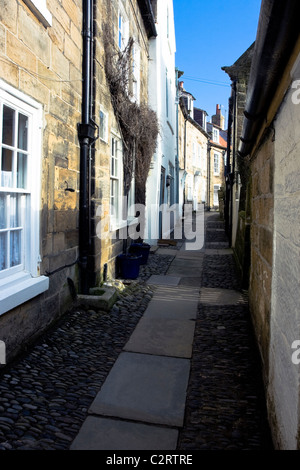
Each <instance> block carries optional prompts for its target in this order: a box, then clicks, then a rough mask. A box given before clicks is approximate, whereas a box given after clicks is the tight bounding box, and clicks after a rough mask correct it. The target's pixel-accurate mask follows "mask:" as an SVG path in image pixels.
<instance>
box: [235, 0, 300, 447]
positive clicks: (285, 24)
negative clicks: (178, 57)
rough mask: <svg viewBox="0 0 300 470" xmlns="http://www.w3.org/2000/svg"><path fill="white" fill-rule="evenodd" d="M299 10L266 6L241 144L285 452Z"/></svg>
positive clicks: (260, 330) (297, 306) (290, 392)
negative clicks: (247, 171)
mask: <svg viewBox="0 0 300 470" xmlns="http://www.w3.org/2000/svg"><path fill="white" fill-rule="evenodd" d="M299 13H300V11H299V2H296V1H294V0H290V1H287V2H285V3H284V4H283V3H280V4H279V3H278V2H276V1H265V0H263V1H262V7H261V13H260V18H259V24H258V32H257V38H256V42H255V46H254V50H253V56H252V62H251V68H250V74H249V81H248V90H247V96H246V100H245V105H244V119H243V125H242V129H241V134H240V142H239V144H238V151H239V156H240V158H242V159H243V160H244V163H245V164H247V163H248V165H247V166H248V170H249V173H248V182H247V192H246V205H245V209H246V214H247V217H248V218H249V224H250V241H251V250H250V254H251V264H250V273H249V303H250V310H251V316H252V320H253V326H254V330H255V333H256V337H257V343H258V346H259V350H260V354H261V359H262V367H263V378H264V382H265V390H266V398H267V406H268V414H269V422H270V426H271V430H272V435H273V441H274V445H275V447H276V448H277V449H282V450H299V448H300V441H299V435H300V421H299V397H300V388H299V363H300V360H299V351H300V339H299V337H300V330H299V311H300V303H299V279H300V276H299V275H300V272H299V259H300V248H299V226H300V214H299V207H300V206H299V203H300V200H299V177H298V176H299V170H300V166H299V132H300V111H299V110H300V108H299V103H300V100H299V74H300V67H299V63H300V38H299V28H298V27H297V21H298V20H297V19H298V17H299ZM283 18H284V21H283ZM262 84H263V86H262Z"/></svg>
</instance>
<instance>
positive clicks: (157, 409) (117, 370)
mask: <svg viewBox="0 0 300 470" xmlns="http://www.w3.org/2000/svg"><path fill="white" fill-rule="evenodd" d="M189 371H190V360H189V359H178V358H173V357H163V356H150V355H148V354H136V353H129V352H122V353H121V354H120V356H119V357H118V359H117V361H116V362H115V364H114V365H113V367H112V369H111V371H110V373H109V375H108V377H107V379H106V381H105V382H104V384H103V386H102V388H101V390H100V392H99V393H98V394H97V396H96V398H95V399H94V401H93V403H92V405H91V407H90V408H89V413H90V414H96V415H104V416H110V417H116V418H123V419H130V420H133V421H142V422H146V423H154V424H164V425H169V426H182V425H183V422H184V410H185V400H186V391H187V386H188V379H189Z"/></svg>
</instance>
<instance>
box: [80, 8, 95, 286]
mask: <svg viewBox="0 0 300 470" xmlns="http://www.w3.org/2000/svg"><path fill="white" fill-rule="evenodd" d="M93 3H94V1H93V0H83V2H82V5H83V13H82V14H83V18H82V19H83V31H82V41H83V44H82V45H83V52H82V111H81V119H82V121H81V123H80V124H78V125H77V130H78V139H79V144H80V193H79V270H80V280H79V283H80V286H79V290H80V292H81V294H88V290H89V279H88V258H89V254H90V245H91V238H90V237H91V215H90V182H91V164H90V160H91V146H92V144H93V143H94V142H95V140H96V139H97V137H95V129H96V127H97V126H96V125H95V123H94V122H93V120H92V117H91V109H92V78H93V77H92V75H93V73H92V70H93Z"/></svg>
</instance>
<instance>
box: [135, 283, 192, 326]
mask: <svg viewBox="0 0 300 470" xmlns="http://www.w3.org/2000/svg"><path fill="white" fill-rule="evenodd" d="M198 302H199V288H194V287H189V286H188V287H187V286H181V287H180V289H178V287H172V286H159V287H157V289H156V291H155V292H154V295H153V298H152V300H151V302H150V303H149V305H148V307H147V309H146V311H145V313H144V318H148V317H149V318H150V319H152V320H153V319H155V318H158V319H159V318H162V317H163V318H168V319H170V320H191V319H196V318H197V309H198Z"/></svg>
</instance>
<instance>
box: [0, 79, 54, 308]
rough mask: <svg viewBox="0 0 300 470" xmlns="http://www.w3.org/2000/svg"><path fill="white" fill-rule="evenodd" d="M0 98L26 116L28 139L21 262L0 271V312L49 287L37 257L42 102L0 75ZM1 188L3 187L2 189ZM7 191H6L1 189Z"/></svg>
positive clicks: (38, 253)
mask: <svg viewBox="0 0 300 470" xmlns="http://www.w3.org/2000/svg"><path fill="white" fill-rule="evenodd" d="M0 99H1V101H2V102H3V103H5V104H7V105H8V106H11V107H13V108H15V109H18V110H19V111H21V112H24V113H25V114H26V115H28V116H29V119H30V130H29V135H28V139H29V142H30V144H29V145H30V155H31V161H29V162H28V170H27V171H28V175H30V179H29V182H28V189H29V191H27V192H26V191H25V190H17V191H21V192H22V193H24V194H25V197H26V198H27V212H26V221H25V227H24V233H25V232H26V233H27V236H26V237H25V238H24V253H25V256H24V266H23V268H22V270H15V269H7V270H3V271H2V272H1V273H0V274H1V276H0V315H1V314H3V313H5V312H7V311H9V310H11V309H13V308H15V307H17V306H19V305H21V304H22V303H24V302H26V301H28V300H30V299H31V298H33V297H35V296H37V295H39V294H41V293H42V292H45V291H46V290H47V289H48V288H49V278H48V277H46V276H40V275H39V265H40V261H41V257H40V210H41V208H40V200H41V199H40V191H41V148H42V117H43V114H42V112H43V110H42V106H41V105H40V104H39V103H37V102H36V101H35V100H33V99H32V98H30V97H28V96H27V95H25V94H24V93H22V92H21V91H19V90H16V89H15V88H13V87H12V86H10V85H8V84H7V83H5V82H4V81H2V80H1V79H0ZM3 191H5V189H3ZM5 192H7V191H5Z"/></svg>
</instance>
